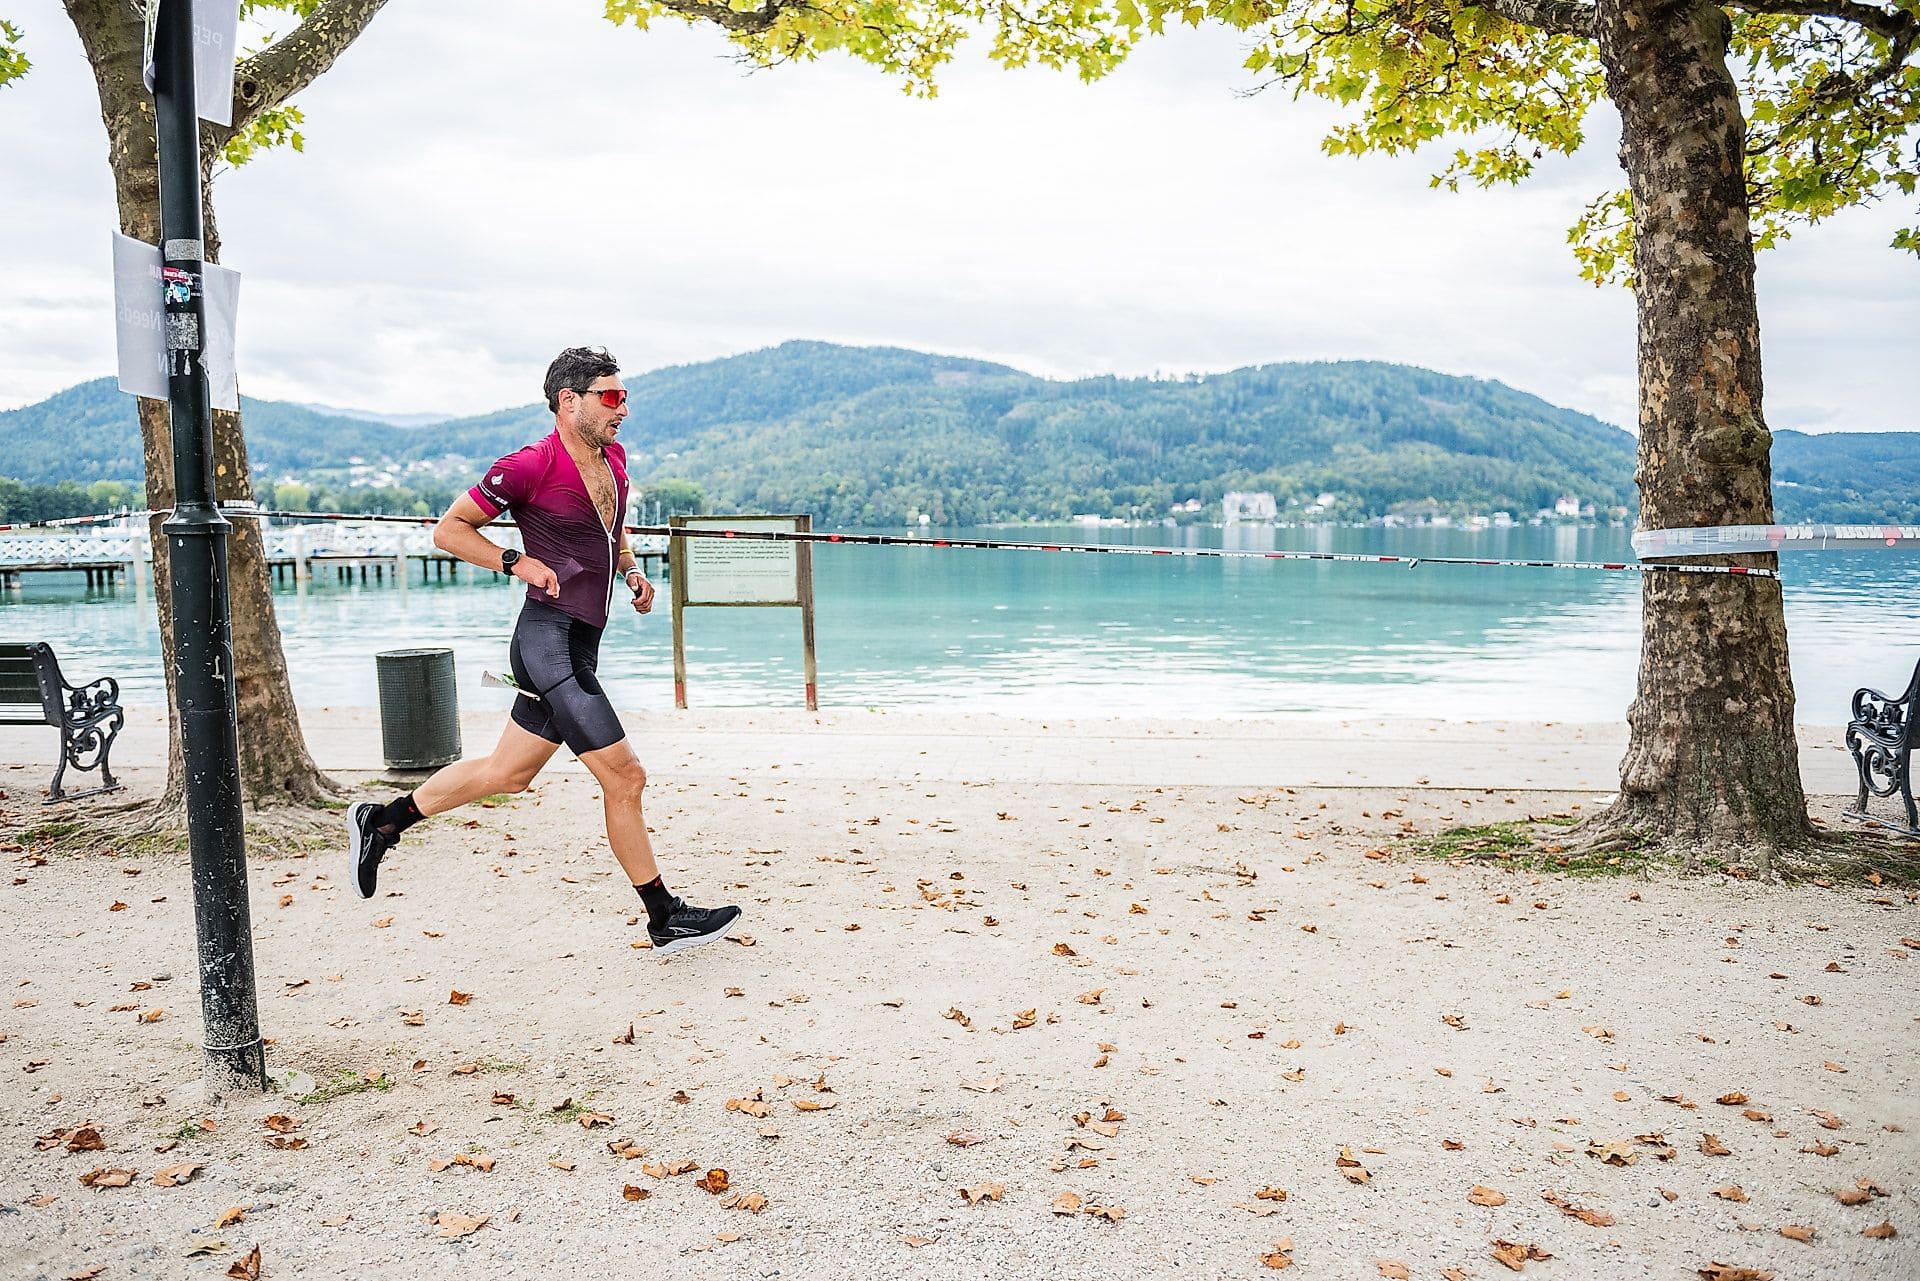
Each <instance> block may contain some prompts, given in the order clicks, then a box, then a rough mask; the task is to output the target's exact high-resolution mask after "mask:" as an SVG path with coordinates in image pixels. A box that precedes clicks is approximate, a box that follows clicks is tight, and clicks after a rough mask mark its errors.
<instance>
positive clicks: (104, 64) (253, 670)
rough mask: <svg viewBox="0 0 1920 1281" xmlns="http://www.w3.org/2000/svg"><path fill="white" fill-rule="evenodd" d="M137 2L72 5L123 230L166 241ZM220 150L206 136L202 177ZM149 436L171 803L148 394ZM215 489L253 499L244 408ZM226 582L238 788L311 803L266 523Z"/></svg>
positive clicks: (238, 553) (144, 426)
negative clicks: (242, 420)
mask: <svg viewBox="0 0 1920 1281" xmlns="http://www.w3.org/2000/svg"><path fill="white" fill-rule="evenodd" d="M132 8H133V6H129V5H125V4H120V3H114V2H113V0H93V2H91V3H82V2H81V0H70V2H69V4H68V6H67V9H68V13H69V15H70V16H71V17H72V18H73V22H74V26H75V27H76V28H77V29H78V31H79V33H80V39H81V42H82V44H84V45H85V46H86V49H87V56H88V58H89V60H90V61H91V63H92V65H93V70H94V78H95V81H96V83H97V84H98V86H99V92H100V116H101V119H102V121H103V122H104V123H105V124H106V128H107V159H108V164H109V165H110V166H111V167H112V170H113V180H114V193H115V196H116V198H117V200H118V203H119V213H120V230H121V232H122V233H123V234H125V235H128V236H132V237H134V238H135V239H137V240H143V241H146V242H147V243H148V244H158V243H159V240H160V184H159V167H158V157H157V155H156V152H155V142H154V127H153V103H152V101H151V99H150V98H148V96H147V94H146V91H145V88H144V86H143V85H142V84H141V80H140V54H141V38H142V29H141V20H140V17H139V16H138V14H137V13H130V10H132ZM216 154H217V150H216V149H215V148H214V147H212V146H210V145H209V144H208V142H207V140H206V139H205V138H204V136H203V140H202V168H203V173H202V179H203V181H204V179H205V177H206V174H205V172H204V171H205V170H206V169H207V168H209V167H210V166H211V162H212V159H213V157H214V156H215V155H216ZM203 191H206V192H207V193H208V194H207V195H205V196H204V197H203V200H204V204H203V207H202V209H203V216H204V218H205V222H206V230H205V236H206V254H207V261H209V262H217V261H218V260H219V252H220V250H219V232H218V224H216V222H215V221H214V216H213V202H212V197H211V192H210V189H208V188H205V187H203ZM138 406H139V415H140V436H141V443H142V446H143V448H144V453H145V460H146V471H147V506H148V507H149V508H150V509H151V510H153V511H154V512H156V513H162V514H157V515H155V516H153V517H152V518H151V524H152V531H151V532H152V539H151V543H152V547H153V578H154V602H155V604H156V606H157V608H158V610H159V615H160V655H161V665H162V667H163V669H164V670H165V672H166V679H167V708H168V721H169V731H170V738H171V742H172V747H171V750H170V751H169V753H168V763H167V790H166V793H165V798H164V802H163V803H164V804H167V805H170V806H177V805H178V804H180V799H181V783H182V779H181V758H180V724H179V719H178V717H176V716H175V715H174V714H173V709H174V704H175V701H176V700H175V694H174V672H173V655H174V642H173V594H172V577H171V574H170V572H169V571H170V566H169V564H168V555H167V553H168V545H167V539H166V538H165V536H163V535H162V534H161V532H160V525H161V523H162V522H163V521H164V520H165V519H166V517H165V515H164V513H166V512H170V511H171V510H172V508H173V500H174V489H173V431H172V422H171V420H170V418H169V414H168V407H167V402H165V401H163V400H151V399H146V398H142V399H141V400H140V401H139V402H138ZM213 472H214V493H215V496H216V497H217V498H218V499H219V500H221V501H222V502H225V501H229V500H235V501H250V500H251V499H252V497H253V487H252V480H251V473H250V472H249V470H248V467H247V449H246V440H245V438H244V437H243V435H242V434H241V430H240V416H239V415H238V414H233V413H227V412H225V411H219V410H216V411H215V412H214V415H213ZM227 558H228V567H229V568H228V586H229V592H230V608H231V613H232V620H233V659H234V671H235V675H236V680H235V681H234V698H235V704H236V709H237V716H238V721H239V740H240V785H241V791H242V795H243V796H244V797H245V798H246V800H247V801H248V802H249V803H251V804H253V805H254V806H256V807H257V806H261V805H275V804H302V805H311V804H314V803H315V802H317V801H319V800H321V799H323V798H325V797H328V796H331V795H333V794H334V793H335V792H336V790H337V788H336V786H335V784H334V783H333V781H332V780H331V779H329V778H327V777H326V776H325V775H324V774H322V773H320V771H319V770H318V769H317V768H316V767H315V766H314V763H313V758H312V757H311V756H310V755H309V754H308V752H307V745H306V740H305V739H304V738H303V737H302V736H301V733H300V715H299V710H298V708H296V707H295V705H294V701H293V691H292V688H291V687H290V685H289V684H288V681H287V660H286V655H285V653H284V652H283V651H282V649H281V645H280V626H279V623H278V621H277V620H276V619H275V617H274V612H273V599H272V595H271V593H270V591H269V582H268V568H267V561H266V547H265V543H264V541H263V539H262V537H261V531H260V524H259V522H258V521H253V520H237V521H235V522H234V523H233V530H232V533H231V534H230V536H229V538H228V545H227Z"/></svg>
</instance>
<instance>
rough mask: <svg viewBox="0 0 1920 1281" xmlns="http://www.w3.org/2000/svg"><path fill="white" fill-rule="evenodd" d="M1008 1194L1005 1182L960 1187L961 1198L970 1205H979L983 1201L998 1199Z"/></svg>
mask: <svg viewBox="0 0 1920 1281" xmlns="http://www.w3.org/2000/svg"><path fill="white" fill-rule="evenodd" d="M1006 1194H1007V1185H1006V1184H1004V1183H976V1184H974V1185H973V1186H972V1187H970V1188H961V1189H960V1199H961V1200H963V1201H965V1202H966V1203H967V1204H968V1205H979V1204H980V1203H981V1202H982V1201H998V1200H999V1199H1000V1198H1001V1197H1003V1196H1005V1195H1006Z"/></svg>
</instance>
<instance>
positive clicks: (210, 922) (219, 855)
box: [153, 0, 267, 1098]
mask: <svg viewBox="0 0 1920 1281" xmlns="http://www.w3.org/2000/svg"><path fill="white" fill-rule="evenodd" d="M153 52H154V87H153V115H154V128H155V131H156V133H157V134H158V142H159V159H160V237H161V253H160V256H161V262H162V269H161V284H162V290H161V292H162V296H163V298H164V301H165V306H164V312H163V316H162V333H163V336H164V339H165V351H166V372H167V399H168V402H169V407H170V409H171V413H172V421H173V488H174V508H173V514H172V515H171V516H169V517H168V518H167V520H166V523H165V524H164V525H162V526H161V529H162V530H163V531H165V533H166V536H167V554H168V557H169V560H170V564H171V567H172V573H171V577H172V579H173V663H174V693H175V697H176V699H177V703H178V707H177V715H178V717H179V723H180V743H181V758H182V762H183V764H184V766H185V774H186V784H185V788H186V808H187V845H188V849H189V851H190V853H191V855H192V865H193V915H194V925H195V929H196V933H197V936H198V944H199V958H198V959H199V965H198V969H199V978H200V1013H201V1017H202V1021H203V1023H204V1032H203V1035H204V1037H205V1040H204V1041H203V1043H202V1046H201V1049H202V1052H203V1054H204V1056H205V1057H204V1064H203V1067H204V1074H205V1080H206V1085H207V1092H208V1094H209V1095H210V1096H212V1097H214V1098H219V1097H221V1096H224V1095H226V1094H228V1093H230V1092H234V1091H239V1090H252V1091H260V1092H264V1091H265V1090H266V1088H267V1062H266V1047H265V1045H264V1044H263V1043H262V1041H261V1039H260V1010H259V1002H258V1000H257V999H256V997H255V993H254V974H253V922H252V918H251V916H250V914H249V909H248V904H247V854H246V837H245V815H244V813H243V812H242V809H241V795H240V748H239V736H238V729H237V726H236V723H235V710H234V709H235V702H234V686H233V679H234V675H235V673H234V670H233V620H232V616H231V614H230V613H229V605H228V600H227V533H228V531H229V530H230V529H231V528H232V526H231V525H229V524H228V523H227V519H226V517H224V516H222V515H221V514H220V509H219V507H218V506H217V504H216V503H215V501H214V483H213V410H212V406H211V404H210V402H209V394H208V384H207V365H206V285H205V281H206V262H205V259H206V249H205V247H204V244H203V238H204V231H203V226H202V222H201V205H200V122H199V119H198V117H197V115H196V112H195V110H194V56H193V55H194V22H193V8H192V6H191V4H190V3H189V0H161V3H160V5H159V13H158V16H157V20H156V24H155V29H154V51H153Z"/></svg>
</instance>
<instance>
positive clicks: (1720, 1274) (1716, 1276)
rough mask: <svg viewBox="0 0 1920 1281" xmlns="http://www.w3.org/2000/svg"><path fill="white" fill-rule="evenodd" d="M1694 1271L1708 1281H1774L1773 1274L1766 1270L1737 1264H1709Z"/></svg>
mask: <svg viewBox="0 0 1920 1281" xmlns="http://www.w3.org/2000/svg"><path fill="white" fill-rule="evenodd" d="M1694 1270H1695V1271H1696V1272H1698V1273H1699V1274H1700V1275H1701V1276H1703V1277H1705V1278H1706V1281H1773V1273H1771V1272H1769V1271H1767V1270H1766V1269H1765V1268H1746V1267H1741V1266H1740V1265H1739V1264H1735V1263H1709V1264H1708V1265H1707V1266H1706V1267H1704V1268H1696V1269H1694Z"/></svg>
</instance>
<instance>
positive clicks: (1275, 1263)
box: [1260, 1237, 1293, 1272]
mask: <svg viewBox="0 0 1920 1281" xmlns="http://www.w3.org/2000/svg"><path fill="white" fill-rule="evenodd" d="M1260 1262H1261V1263H1263V1264H1265V1265H1266V1266H1267V1267H1269V1268H1272V1269H1273V1270H1274V1271H1276V1272H1278V1271H1280V1270H1281V1269H1282V1268H1290V1267H1292V1266H1293V1238H1292V1237H1281V1238H1280V1239H1279V1240H1278V1241H1275V1242H1274V1243H1273V1249H1272V1250H1269V1251H1268V1252H1267V1253H1265V1254H1263V1255H1261V1256H1260Z"/></svg>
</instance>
